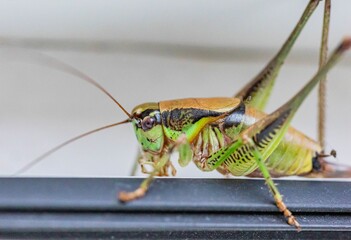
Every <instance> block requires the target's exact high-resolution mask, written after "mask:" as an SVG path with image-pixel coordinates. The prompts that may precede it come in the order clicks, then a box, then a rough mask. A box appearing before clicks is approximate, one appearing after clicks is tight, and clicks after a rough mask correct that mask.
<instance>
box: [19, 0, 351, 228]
mask: <svg viewBox="0 0 351 240" xmlns="http://www.w3.org/2000/svg"><path fill="white" fill-rule="evenodd" d="M318 2H319V1H316V0H312V1H310V2H309V4H308V5H307V7H306V9H305V11H304V13H303V14H302V17H301V18H300V20H299V21H298V23H297V25H296V27H295V28H294V30H293V31H292V33H291V34H290V36H289V38H288V39H287V41H286V42H285V43H284V45H283V46H282V48H281V49H280V51H279V52H278V53H277V54H276V56H275V57H274V58H273V59H272V60H271V61H270V62H269V63H268V65H267V66H266V67H265V68H264V69H263V70H262V71H261V72H260V73H259V74H258V75H257V76H256V77H255V78H254V79H253V80H252V81H251V82H249V83H248V84H247V85H246V86H244V87H243V88H242V89H241V90H240V91H239V92H238V93H237V94H235V96H234V97H217V98H187V99H177V100H169V101H161V102H158V103H156V102H155V103H144V104H141V105H138V106H136V107H135V108H134V109H133V110H132V112H131V113H129V112H128V111H127V110H126V109H125V108H124V107H123V106H122V105H121V104H120V103H119V102H118V101H117V100H116V99H115V98H113V96H112V95H111V94H110V93H109V92H108V91H107V90H106V89H104V88H103V87H102V86H101V85H100V84H98V83H97V82H96V81H94V80H93V79H91V78H90V77H89V76H87V75H85V74H84V73H82V72H80V71H79V70H77V69H75V68H73V67H71V66H69V65H67V64H65V63H62V62H60V61H58V60H56V59H51V61H52V63H53V64H54V65H55V67H56V68H59V69H61V70H62V71H65V72H68V73H70V74H73V75H75V76H77V77H79V78H81V79H83V80H85V81H87V82H89V83H90V84H93V85H94V86H96V87H97V88H98V89H100V90H101V91H103V92H104V93H105V94H106V95H107V96H109V97H110V98H111V99H112V100H113V101H114V102H115V103H116V104H117V105H118V106H119V107H120V109H121V110H122V111H123V112H124V113H125V114H126V115H127V116H128V119H126V120H124V121H122V122H118V123H115V124H111V125H108V126H104V127H101V128H98V129H95V130H93V131H90V132H87V133H84V134H82V135H79V136H77V137H75V138H72V139H70V140H68V141H66V142H64V143H62V144H61V145H59V146H57V147H55V148H54V149H52V150H50V151H49V152H47V153H45V154H44V155H42V156H40V157H39V158H37V159H35V160H34V161H32V162H30V163H29V164H28V165H26V166H25V167H23V168H22V169H20V170H19V171H18V172H17V174H18V173H21V172H23V171H26V170H27V169H28V168H30V167H32V166H33V165H34V164H36V163H38V162H39V161H41V160H42V159H44V158H45V157H47V156H48V155H50V154H52V153H53V152H55V151H57V150H58V149H60V148H62V147H63V146H65V145H67V144H69V143H71V142H73V141H75V140H77V139H80V138H82V137H85V136H87V135H89V134H92V133H95V132H97V131H101V130H103V129H107V128H111V127H114V126H117V125H121V124H125V123H131V124H132V126H133V129H134V131H135V135H136V137H137V140H138V142H139V144H140V148H141V153H142V154H141V155H142V156H141V158H140V159H138V162H139V164H140V165H141V168H142V172H143V173H147V174H149V176H148V177H147V178H146V179H145V180H144V181H143V182H142V183H141V185H140V187H139V188H137V189H136V190H135V191H132V192H120V193H119V195H118V198H119V200H120V201H123V202H128V201H132V200H135V199H137V198H140V197H143V196H144V195H145V194H146V192H147V191H148V189H149V187H150V184H151V183H152V180H153V179H154V177H155V176H168V175H169V174H172V175H175V173H176V170H175V168H174V166H173V165H172V163H171V161H170V157H171V155H172V153H173V152H175V151H178V152H179V160H178V161H179V164H180V165H181V166H182V167H185V166H187V165H188V164H189V163H190V162H191V161H193V162H194V163H195V165H196V166H197V167H198V168H199V169H200V170H202V171H213V170H217V171H219V172H220V173H222V174H223V175H233V176H249V177H263V178H264V179H265V181H266V183H267V186H268V188H269V190H270V191H271V193H272V194H273V197H274V200H275V203H276V206H277V208H278V209H279V211H281V212H282V213H283V215H284V216H285V218H286V219H287V222H288V224H290V225H292V226H294V227H296V229H298V230H300V224H299V223H298V221H297V219H296V218H295V217H294V216H293V214H292V213H291V212H290V211H289V209H288V208H287V206H286V205H285V203H284V201H283V198H282V195H281V194H280V192H279V190H278V188H277V186H276V185H275V184H274V181H273V179H272V177H273V176H274V177H281V176H292V175H295V176H306V177H317V176H322V177H349V176H351V170H350V169H349V168H347V167H343V166H341V165H340V166H339V165H335V164H332V163H329V162H328V161H326V160H325V157H327V156H328V155H326V154H324V149H323V148H322V147H321V145H320V144H318V143H317V142H316V141H314V140H312V139H311V138H309V137H307V136H305V135H304V134H303V133H301V132H300V131H298V130H296V129H294V128H292V127H290V122H291V120H292V118H293V117H294V114H295V113H296V111H297V110H298V109H299V107H300V105H301V104H302V102H303V101H304V100H305V98H306V97H307V96H308V95H309V93H310V92H311V90H312V89H313V88H314V87H315V86H316V85H317V84H318V83H319V81H320V80H321V79H323V78H324V77H325V75H326V73H327V72H328V71H329V70H330V69H331V68H332V67H333V66H334V65H335V64H336V62H337V60H338V59H339V58H340V56H341V55H342V53H343V52H344V51H346V50H347V49H348V48H350V47H351V38H347V39H345V40H344V41H343V42H342V43H341V44H340V45H339V46H338V47H337V48H336V49H335V51H334V52H333V53H332V55H331V56H330V58H329V59H328V61H327V62H326V64H325V65H324V66H323V67H321V68H320V70H319V71H318V72H317V73H316V74H315V76H314V77H313V78H312V79H311V80H310V81H309V82H308V83H307V84H306V85H305V86H304V87H303V88H302V89H301V90H300V91H299V92H298V93H297V94H296V95H295V96H293V97H292V98H291V99H290V100H289V101H288V102H286V103H285V104H283V105H282V106H281V107H279V108H278V109H276V110H275V111H274V112H272V113H270V114H266V113H264V112H263V111H264V108H265V106H266V104H267V101H268V99H269V96H270V93H271V90H272V88H273V85H274V82H275V79H276V77H277V76H278V73H279V71H280V68H281V66H282V65H283V62H284V60H285V59H286V57H287V56H288V54H289V52H290V50H291V48H292V46H293V45H294V43H295V41H296V39H297V38H298V36H299V34H300V32H301V31H302V29H303V27H304V26H305V24H306V22H307V21H308V19H309V17H310V16H311V15H312V13H313V11H314V10H315V9H316V7H317V5H318ZM331 155H334V153H331ZM146 165H150V166H151V167H152V170H151V171H148V170H147V169H146V167H145V166H146Z"/></svg>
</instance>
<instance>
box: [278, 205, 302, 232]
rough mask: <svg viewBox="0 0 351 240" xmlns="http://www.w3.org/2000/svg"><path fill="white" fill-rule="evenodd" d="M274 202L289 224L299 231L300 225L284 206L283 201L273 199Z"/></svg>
mask: <svg viewBox="0 0 351 240" xmlns="http://www.w3.org/2000/svg"><path fill="white" fill-rule="evenodd" d="M275 202H276V204H277V207H278V209H279V211H281V212H282V213H283V214H284V217H285V218H286V219H287V222H288V224H289V225H291V226H294V227H295V228H296V230H297V231H298V232H300V231H301V226H300V224H299V222H298V221H297V220H296V218H295V217H294V216H293V215H292V213H291V212H290V211H289V209H288V208H287V207H286V205H285V203H284V202H283V200H281V199H277V198H276V199H275Z"/></svg>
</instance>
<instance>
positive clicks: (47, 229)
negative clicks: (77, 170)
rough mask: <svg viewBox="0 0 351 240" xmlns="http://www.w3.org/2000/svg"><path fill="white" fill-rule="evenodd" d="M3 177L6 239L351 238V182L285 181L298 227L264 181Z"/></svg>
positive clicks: (1, 220)
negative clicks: (137, 191) (142, 189)
mask: <svg viewBox="0 0 351 240" xmlns="http://www.w3.org/2000/svg"><path fill="white" fill-rule="evenodd" d="M140 181H141V179H138V178H0V237H1V238H16V239H17V238H31V239H38V238H45V239H47V238H55V239H56V238H93V239H95V238H108V239H111V238H117V239H118V238H135V239H141V238H167V239H172V238H173V239H184V238H207V239H221V238H223V239H228V238H236V239H248V238H255V239H267V238H269V239H282V238H284V239H304V238H305V239H311V238H318V239H327V238H329V239H338V238H339V239H348V238H350V239H351V182H331V181H288V180H278V181H277V182H278V183H279V189H280V191H281V192H282V194H284V199H285V202H286V204H287V205H288V207H289V208H290V209H291V210H292V211H293V212H294V214H295V216H296V217H297V219H298V220H299V222H300V224H301V225H302V231H301V232H299V233H297V232H296V230H295V229H294V228H293V227H290V226H288V225H287V224H286V222H285V219H284V217H283V216H282V214H281V213H279V212H278V210H277V208H276V207H275V205H274V202H273V198H272V197H271V196H270V194H269V192H268V189H267V187H266V186H265V184H264V182H263V181H262V180H256V179H174V178H171V179H157V180H156V181H155V182H154V184H153V185H152V188H151V189H150V191H149V193H148V194H147V195H146V196H145V197H144V198H142V199H139V200H136V201H134V202H130V203H127V204H124V203H121V202H119V201H118V200H117V197H116V194H117V192H119V191H121V190H132V189H134V188H136V187H137V186H138V184H139V183H140Z"/></svg>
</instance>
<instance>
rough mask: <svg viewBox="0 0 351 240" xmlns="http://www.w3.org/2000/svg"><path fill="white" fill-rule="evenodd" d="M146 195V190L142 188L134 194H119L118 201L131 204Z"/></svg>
mask: <svg viewBox="0 0 351 240" xmlns="http://www.w3.org/2000/svg"><path fill="white" fill-rule="evenodd" d="M145 193H146V189H145V188H141V187H140V188H138V189H136V190H135V191H133V192H120V193H119V194H118V199H119V200H120V201H122V202H129V201H133V200H135V199H137V198H141V197H143V196H144V195H145Z"/></svg>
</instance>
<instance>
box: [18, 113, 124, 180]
mask: <svg viewBox="0 0 351 240" xmlns="http://www.w3.org/2000/svg"><path fill="white" fill-rule="evenodd" d="M128 122H130V119H127V120H124V121H122V122H118V123H113V124H110V125H106V126H104V127H100V128H96V129H94V130H91V131H89V132H86V133H83V134H80V135H78V136H76V137H74V138H71V139H69V140H67V141H65V142H63V143H61V144H60V145H58V146H56V147H54V148H52V149H51V150H49V151H47V152H46V153H44V154H43V155H41V156H39V157H37V158H36V159H34V160H32V161H30V162H29V163H28V164H26V165H25V166H24V167H22V168H21V169H19V170H18V171H17V172H15V173H14V174H13V175H12V176H16V175H19V174H21V173H24V172H25V171H27V170H28V169H30V168H31V167H33V166H34V165H36V164H38V163H39V162H41V161H42V160H43V159H45V158H46V157H48V156H49V155H51V154H53V153H54V152H56V151H57V150H59V149H61V148H63V147H64V146H66V145H68V144H70V143H72V142H74V141H77V140H78V139H81V138H83V137H85V136H88V135H90V134H93V133H96V132H99V131H101V130H104V129H107V128H112V127H115V126H118V125H121V124H125V123H128Z"/></svg>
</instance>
